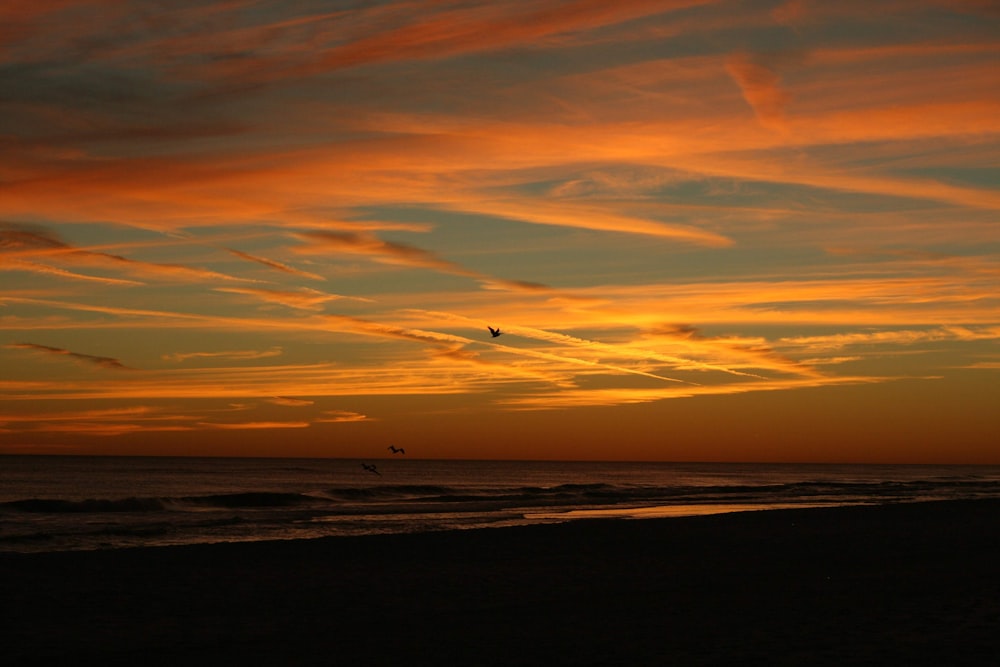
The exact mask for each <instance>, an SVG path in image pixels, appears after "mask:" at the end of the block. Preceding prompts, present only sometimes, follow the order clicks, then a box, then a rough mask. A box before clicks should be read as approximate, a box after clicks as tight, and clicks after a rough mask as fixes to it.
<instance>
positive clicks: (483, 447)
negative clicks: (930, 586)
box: [0, 0, 1000, 463]
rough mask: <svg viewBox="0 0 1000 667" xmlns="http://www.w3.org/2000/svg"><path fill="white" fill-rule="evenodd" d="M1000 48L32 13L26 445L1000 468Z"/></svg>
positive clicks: (12, 226) (0, 294)
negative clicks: (400, 450)
mask: <svg viewBox="0 0 1000 667" xmlns="http://www.w3.org/2000/svg"><path fill="white" fill-rule="evenodd" d="M998 28H1000V13H998V11H997V10H996V8H995V7H993V6H992V5H990V4H989V3H979V2H974V1H971V0H919V1H917V2H907V3H896V2H886V3H878V4H876V5H872V4H871V3H855V2H843V3H836V4H835V5H833V4H830V3H820V2H811V1H809V0H784V1H779V0H775V1H767V2H765V1H759V2H758V1H754V2H739V3H736V2H730V1H724V0H676V1H668V0H659V1H652V0H629V1H623V2H615V3H594V2H588V1H584V0H543V1H541V2H536V3H528V4H525V3H520V2H503V1H501V2H486V1H478V0H476V1H473V2H459V1H457V0H456V1H448V2H443V3H439V2H436V3H420V2H417V3H402V2H396V1H395V0H385V1H384V2H378V3H369V4H367V5H365V7H364V8H361V9H356V8H354V9H347V8H342V7H340V6H339V5H338V4H337V3H333V4H331V3H325V2H305V3H296V4H294V5H288V4H287V3H270V2H263V3H261V2H243V1H238V2H226V3H220V2H214V3H212V2H210V3H202V2H198V3H195V2H182V3H176V4H175V5H172V8H171V9H170V10H164V9H162V8H161V7H159V6H158V5H156V4H155V3H146V2H142V1H139V0H66V1H64V2H58V3H36V4H33V5H30V6H28V5H23V6H21V5H19V6H10V7H2V8H0V79H2V80H3V82H4V84H5V85H4V86H3V88H4V90H5V91H7V92H6V93H5V94H4V96H3V98H2V100H0V118H2V119H3V122H2V123H0V142H2V145H3V159H2V161H0V280H2V281H3V283H2V284H3V289H2V291H0V332H2V339H0V365H2V367H3V373H2V375H0V454H2V453H80V454H158V455H169V454H185V455H191V454H194V455H226V456H230V455H247V456H249V455H266V456H282V455H288V456H361V455H368V453H370V452H378V453H381V452H382V451H383V450H384V449H385V447H386V446H387V445H388V444H390V443H392V444H401V445H404V446H405V447H406V449H407V451H408V453H411V454H412V455H414V456H420V457H426V458H444V457H450V458H521V459H524V458H540V459H603V460H614V459H630V460H678V461H694V460H699V461H725V460H731V461H837V462H840V461H859V462H865V461H871V462H899V463H908V462H913V463H922V462H941V463H1000V450H998V449H997V448H996V446H995V441H996V440H997V439H998V437H1000V416H998V415H997V412H998V411H997V410H996V403H997V400H996V399H997V396H998V392H997V386H998V384H997V383H998V372H1000V346H998V343H1000V261H998V258H1000V228H998V211H1000V188H998V184H1000V169H998V167H997V165H998V164H1000V141H998V139H1000V39H998V38H997V35H998V34H1000V32H998ZM488 326H493V327H499V328H500V329H501V330H502V331H503V332H504V333H503V334H502V336H501V337H497V338H493V337H491V336H490V333H489V331H488V330H487V327H488Z"/></svg>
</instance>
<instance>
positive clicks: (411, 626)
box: [0, 500, 1000, 667]
mask: <svg viewBox="0 0 1000 667" xmlns="http://www.w3.org/2000/svg"><path fill="white" fill-rule="evenodd" d="M0 600H2V607H3V610H4V620H3V625H2V628H3V631H2V636H3V652H4V654H5V656H6V657H7V659H5V660H4V662H5V664H10V665H28V664H58V663H63V664H82V663H84V662H85V661H88V662H93V661H99V662H101V663H104V664H142V665H168V664H169V665H178V664H184V663H188V664H192V663H193V664H212V663H214V664H217V665H227V664H234V665H235V664H261V665H263V664H268V665H306V664H308V665H400V666H403V665H449V666H452V665H453V666H456V667H459V666H461V667H465V666H473V665H484V666H485V665H505V666H506V665H608V666H612V665H614V666H618V665H734V664H740V665H847V664H851V665H859V664H871V665H990V664H996V660H997V659H998V657H1000V501H992V500H990V501H953V502H940V503H938V502H935V503H917V504H908V505H892V506H883V507H848V508H827V509H805V510H775V511H768V512H745V513H738V514H728V515H716V516H702V517H691V518H676V519H646V520H613V519H607V520H588V521H578V522H573V523H568V524H560V525H549V526H533V527H524V528H504V529H488V530H470V531H456V532H447V533H435V534H423V535H396V536H373V537H362V538H331V539H322V540H309V541H295V542H269V543H243V544H221V545H202V546H185V547H163V548H155V549H127V550H116V551H98V552H76V553H54V554H34V555H18V554H0Z"/></svg>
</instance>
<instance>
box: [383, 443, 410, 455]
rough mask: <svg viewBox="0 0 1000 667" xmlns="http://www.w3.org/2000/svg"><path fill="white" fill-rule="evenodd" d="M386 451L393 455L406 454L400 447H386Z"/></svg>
mask: <svg viewBox="0 0 1000 667" xmlns="http://www.w3.org/2000/svg"><path fill="white" fill-rule="evenodd" d="M386 449H388V450H389V451H390V452H392V453H393V454H405V453H406V450H405V449H403V448H402V447H393V446H392V445H389V446H388V447H386Z"/></svg>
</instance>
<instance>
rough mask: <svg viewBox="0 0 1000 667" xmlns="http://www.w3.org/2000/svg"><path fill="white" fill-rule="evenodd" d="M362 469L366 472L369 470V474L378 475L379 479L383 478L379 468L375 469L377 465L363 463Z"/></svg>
mask: <svg viewBox="0 0 1000 667" xmlns="http://www.w3.org/2000/svg"><path fill="white" fill-rule="evenodd" d="M361 467H362V468H364V469H365V470H367V471H368V472H372V473H375V474H376V475H378V476H379V477H381V476H382V473H380V472H379V471H378V468H376V467H375V464H374V463H362V464H361Z"/></svg>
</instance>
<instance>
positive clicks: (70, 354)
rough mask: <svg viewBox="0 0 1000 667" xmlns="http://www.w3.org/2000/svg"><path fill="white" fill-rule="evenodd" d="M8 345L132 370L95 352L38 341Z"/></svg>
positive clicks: (87, 362) (117, 368)
mask: <svg viewBox="0 0 1000 667" xmlns="http://www.w3.org/2000/svg"><path fill="white" fill-rule="evenodd" d="M6 347H8V348H10V349H14V350H29V351H31V352H39V353H42V354H46V355H54V356H57V357H69V358H70V359H72V360H73V361H79V362H82V363H84V364H87V365H95V366H100V367H101V368H109V369H113V370H131V369H129V367H128V366H126V365H125V364H123V363H122V362H120V361H118V360H117V359H114V358H112V357H101V356H96V355H93V354H83V353H81V352H71V351H70V350H65V349H63V348H60V347H51V346H49V345H39V344H37V343H9V344H8V345H7V346H6Z"/></svg>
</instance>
